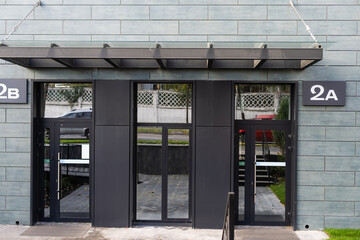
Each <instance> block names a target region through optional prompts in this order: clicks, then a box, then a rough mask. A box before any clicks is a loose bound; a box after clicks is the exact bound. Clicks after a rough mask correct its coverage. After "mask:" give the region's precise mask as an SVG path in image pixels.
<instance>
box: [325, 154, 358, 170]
mask: <svg viewBox="0 0 360 240" xmlns="http://www.w3.org/2000/svg"><path fill="white" fill-rule="evenodd" d="M325 170H326V171H359V172H360V157H326V159H325Z"/></svg>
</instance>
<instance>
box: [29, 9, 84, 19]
mask: <svg viewBox="0 0 360 240" xmlns="http://www.w3.org/2000/svg"><path fill="white" fill-rule="evenodd" d="M35 19H61V20H63V19H91V6H46V7H38V8H36V9H35Z"/></svg>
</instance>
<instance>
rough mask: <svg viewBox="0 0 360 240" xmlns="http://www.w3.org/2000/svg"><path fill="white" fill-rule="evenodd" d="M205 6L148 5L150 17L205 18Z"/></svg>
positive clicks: (206, 9) (206, 15)
mask: <svg viewBox="0 0 360 240" xmlns="http://www.w3.org/2000/svg"><path fill="white" fill-rule="evenodd" d="M207 17H208V8H207V6H150V19H207Z"/></svg>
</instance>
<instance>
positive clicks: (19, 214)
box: [0, 211, 30, 225]
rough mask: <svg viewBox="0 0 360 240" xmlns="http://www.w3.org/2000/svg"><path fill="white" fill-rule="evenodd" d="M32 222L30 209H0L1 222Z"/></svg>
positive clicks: (21, 223)
mask: <svg viewBox="0 0 360 240" xmlns="http://www.w3.org/2000/svg"><path fill="white" fill-rule="evenodd" d="M16 222H19V224H20V225H29V224H30V211H0V224H15V223H16Z"/></svg>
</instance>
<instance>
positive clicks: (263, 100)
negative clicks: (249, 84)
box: [235, 92, 289, 111]
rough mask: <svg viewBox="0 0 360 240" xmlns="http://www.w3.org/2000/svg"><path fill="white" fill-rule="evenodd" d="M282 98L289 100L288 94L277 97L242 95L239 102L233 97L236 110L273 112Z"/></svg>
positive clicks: (273, 95)
mask: <svg viewBox="0 0 360 240" xmlns="http://www.w3.org/2000/svg"><path fill="white" fill-rule="evenodd" d="M284 98H289V94H281V95H278V94H276V93H266V92H263V93H242V94H241V101H240V98H239V97H238V96H236V97H235V103H236V109H241V106H242V107H243V109H244V110H260V111H274V110H276V109H277V107H278V106H279V104H280V101H281V100H283V99H284Z"/></svg>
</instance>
